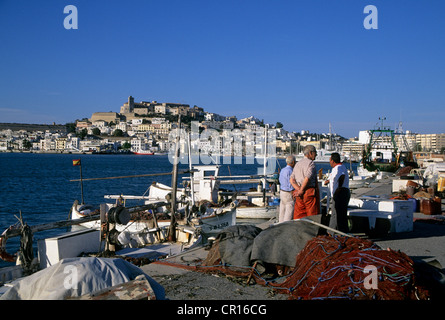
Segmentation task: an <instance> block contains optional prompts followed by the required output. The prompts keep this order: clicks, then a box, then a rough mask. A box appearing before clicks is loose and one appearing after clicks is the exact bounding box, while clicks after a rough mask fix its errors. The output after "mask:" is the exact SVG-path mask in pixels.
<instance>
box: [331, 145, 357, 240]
mask: <svg viewBox="0 0 445 320" xmlns="http://www.w3.org/2000/svg"><path fill="white" fill-rule="evenodd" d="M329 164H330V165H331V167H332V172H331V173H330V174H329V180H327V181H326V182H325V184H327V183H329V189H330V191H331V219H330V221H329V227H330V228H333V229H337V230H339V231H342V232H349V228H348V216H347V214H348V203H349V199H350V197H351V193H350V191H349V173H348V170H347V169H346V167H345V166H344V165H343V164H342V163H341V161H340V154H338V153H337V152H334V153H332V155H331V158H330V159H329Z"/></svg>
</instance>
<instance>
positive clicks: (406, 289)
mask: <svg viewBox="0 0 445 320" xmlns="http://www.w3.org/2000/svg"><path fill="white" fill-rule="evenodd" d="M370 267H371V268H374V267H375V269H376V271H377V279H374V280H377V282H376V283H373V281H370V279H369V278H367V276H370V273H369V272H368V271H365V268H367V269H368V270H369V268H370ZM365 281H366V282H367V287H368V288H369V289H366V287H365ZM270 285H272V286H274V287H276V288H280V289H281V290H283V289H284V290H286V291H288V292H289V293H290V294H291V297H292V298H294V299H344V298H346V299H377V300H405V299H409V300H412V299H413V300H417V299H427V298H428V296H429V293H428V291H427V290H426V289H425V288H423V287H421V286H419V285H417V284H416V279H415V274H414V268H413V262H412V260H411V259H410V258H409V257H408V256H407V255H406V254H404V253H402V252H396V251H393V250H383V249H381V248H380V247H379V246H377V245H376V244H375V243H373V242H371V241H369V240H365V239H360V238H351V237H341V236H339V237H337V236H335V237H331V236H319V237H316V238H314V239H312V240H311V241H308V243H307V244H306V247H305V248H304V249H303V250H302V251H301V252H300V253H299V254H298V256H297V258H296V266H295V269H294V270H293V272H292V273H291V274H290V275H289V276H287V277H286V279H285V280H284V281H283V282H281V283H279V284H278V283H271V284H270ZM375 285H376V287H377V288H376V289H375V288H372V287H371V286H375Z"/></svg>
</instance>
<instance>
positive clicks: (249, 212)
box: [236, 206, 279, 219]
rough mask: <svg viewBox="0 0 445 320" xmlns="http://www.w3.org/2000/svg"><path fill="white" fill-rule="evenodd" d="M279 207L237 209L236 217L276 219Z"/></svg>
mask: <svg viewBox="0 0 445 320" xmlns="http://www.w3.org/2000/svg"><path fill="white" fill-rule="evenodd" d="M278 213H279V206H262V207H259V206H253V207H244V206H242V207H237V208H236V217H237V218H238V219H272V218H277V217H278Z"/></svg>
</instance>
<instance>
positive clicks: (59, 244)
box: [37, 229, 101, 269]
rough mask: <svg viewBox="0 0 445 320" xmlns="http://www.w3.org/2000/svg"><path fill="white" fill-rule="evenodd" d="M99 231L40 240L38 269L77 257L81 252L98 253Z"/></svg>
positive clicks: (74, 233) (86, 230)
mask: <svg viewBox="0 0 445 320" xmlns="http://www.w3.org/2000/svg"><path fill="white" fill-rule="evenodd" d="M99 234H100V231H99V230H95V229H85V230H79V231H72V232H68V233H64V234H63V235H60V236H57V237H53V238H47V239H42V240H39V241H38V242H37V248H38V255H39V261H40V268H41V269H44V268H47V267H49V266H52V265H53V264H55V263H57V262H59V261H60V260H62V259H64V258H74V257H78V256H79V255H80V254H81V253H82V252H99V249H100V247H101V242H100V237H99Z"/></svg>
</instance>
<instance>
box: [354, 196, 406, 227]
mask: <svg viewBox="0 0 445 320" xmlns="http://www.w3.org/2000/svg"><path fill="white" fill-rule="evenodd" d="M351 200H352V201H350V202H349V205H350V206H351V205H352V208H350V209H349V210H348V216H349V217H350V218H353V217H363V218H367V219H368V224H369V229H370V230H372V229H375V228H376V222H377V219H384V220H388V221H389V222H390V226H389V230H388V231H389V232H394V233H399V232H410V231H413V212H414V208H413V204H412V202H411V201H407V200H378V199H375V198H369V199H368V198H361V199H356V198H355V199H351ZM354 207H355V208H354Z"/></svg>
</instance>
